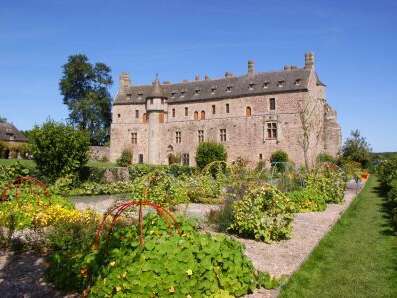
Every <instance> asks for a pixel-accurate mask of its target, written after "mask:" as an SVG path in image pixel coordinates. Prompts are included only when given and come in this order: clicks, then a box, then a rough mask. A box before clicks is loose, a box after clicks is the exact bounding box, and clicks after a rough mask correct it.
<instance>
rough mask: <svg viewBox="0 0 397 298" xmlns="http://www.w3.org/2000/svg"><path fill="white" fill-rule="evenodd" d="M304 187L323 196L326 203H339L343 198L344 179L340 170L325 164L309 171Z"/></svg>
mask: <svg viewBox="0 0 397 298" xmlns="http://www.w3.org/2000/svg"><path fill="white" fill-rule="evenodd" d="M305 180H306V181H305V182H306V188H307V189H308V190H309V191H312V192H314V193H316V194H318V195H319V196H321V197H322V198H323V200H324V201H325V202H326V203H341V202H342V201H343V198H344V194H345V188H346V181H345V176H344V174H343V172H342V171H341V170H339V169H338V168H337V167H336V166H335V165H332V164H326V165H324V166H322V167H319V168H317V169H314V170H312V171H310V172H309V173H308V174H307V176H306V179H305Z"/></svg>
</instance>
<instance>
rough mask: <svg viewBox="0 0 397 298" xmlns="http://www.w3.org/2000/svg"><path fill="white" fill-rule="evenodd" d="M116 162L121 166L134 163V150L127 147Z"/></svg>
mask: <svg viewBox="0 0 397 298" xmlns="http://www.w3.org/2000/svg"><path fill="white" fill-rule="evenodd" d="M116 163H117V165H118V166H119V167H128V166H129V165H130V164H131V163H132V151H131V150H127V149H126V150H123V152H122V153H121V156H120V157H119V158H118V159H117V161H116Z"/></svg>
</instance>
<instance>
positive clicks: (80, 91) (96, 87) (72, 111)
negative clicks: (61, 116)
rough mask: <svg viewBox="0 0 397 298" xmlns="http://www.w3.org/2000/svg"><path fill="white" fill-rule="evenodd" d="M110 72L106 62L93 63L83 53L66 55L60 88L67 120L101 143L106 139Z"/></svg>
mask: <svg viewBox="0 0 397 298" xmlns="http://www.w3.org/2000/svg"><path fill="white" fill-rule="evenodd" d="M110 72H111V69H110V67H109V66H107V65H106V64H104V63H95V65H93V64H91V63H89V61H88V58H87V56H85V55H82V54H78V55H72V56H69V58H68V62H67V63H66V64H65V65H63V76H62V78H61V80H60V82H59V88H60V90H61V94H62V96H63V103H64V104H65V105H67V106H68V109H69V121H70V123H71V124H72V125H73V126H74V127H76V128H78V129H80V130H87V131H88V132H89V135H90V143H91V145H104V144H105V143H106V142H107V141H108V140H109V127H110V123H111V118H112V115H111V106H112V98H111V96H110V94H109V91H108V88H109V87H110V86H111V85H112V84H113V80H112V77H111V75H110Z"/></svg>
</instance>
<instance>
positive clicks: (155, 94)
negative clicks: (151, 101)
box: [146, 75, 167, 98]
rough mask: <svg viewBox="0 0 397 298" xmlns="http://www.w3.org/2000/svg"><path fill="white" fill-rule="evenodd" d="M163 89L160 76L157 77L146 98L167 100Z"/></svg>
mask: <svg viewBox="0 0 397 298" xmlns="http://www.w3.org/2000/svg"><path fill="white" fill-rule="evenodd" d="M166 97H167V96H165V94H164V92H163V88H161V85H160V81H159V78H158V75H156V80H154V82H153V87H152V90H151V91H150V93H149V94H148V96H147V97H146V98H166Z"/></svg>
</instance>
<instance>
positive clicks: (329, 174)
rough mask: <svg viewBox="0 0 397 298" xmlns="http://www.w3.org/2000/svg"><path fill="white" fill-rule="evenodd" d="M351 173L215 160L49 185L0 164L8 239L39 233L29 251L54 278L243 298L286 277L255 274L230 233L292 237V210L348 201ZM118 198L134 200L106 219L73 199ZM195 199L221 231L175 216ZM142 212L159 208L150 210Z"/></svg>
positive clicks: (114, 288) (105, 289) (121, 288)
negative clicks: (43, 256) (42, 255)
mask: <svg viewBox="0 0 397 298" xmlns="http://www.w3.org/2000/svg"><path fill="white" fill-rule="evenodd" d="M32 171H33V172H32ZM93 173H94V174H93ZM345 173H346V171H343V170H341V169H340V168H339V167H338V166H336V165H335V164H334V163H331V162H324V163H319V164H318V166H317V167H316V168H314V169H312V170H309V171H305V170H301V169H300V170H297V169H295V168H294V167H278V168H277V169H276V170H275V169H267V170H266V169H265V170H264V169H262V168H257V169H251V168H250V167H248V166H247V165H246V163H244V161H242V160H238V161H236V162H234V163H232V164H227V163H225V162H219V161H215V162H212V163H210V164H209V165H207V166H206V167H204V168H203V169H202V170H198V169H192V168H187V167H182V166H177V165H173V166H169V167H166V166H159V167H154V166H146V165H132V166H130V167H129V174H130V180H127V181H116V182H109V183H105V182H104V181H103V179H102V178H101V177H100V175H99V174H98V173H95V172H91V173H90V175H87V176H88V178H86V179H85V181H82V180H81V179H76V177H75V176H73V175H66V176H64V177H61V178H58V179H57V180H55V181H54V182H53V183H51V184H50V185H49V187H48V189H47V188H46V187H44V186H43V184H41V183H38V182H37V183H30V182H31V181H37V180H35V179H22V180H21V178H19V177H21V176H23V177H24V176H27V175H35V173H34V170H32V169H28V168H24V167H23V166H22V165H20V164H16V165H11V166H0V186H1V188H2V189H4V190H5V191H4V196H3V198H4V199H3V201H2V202H1V203H0V226H1V231H2V235H1V237H2V239H1V243H2V245H3V246H5V247H8V248H10V247H15V246H16V245H21V244H20V243H18V242H17V240H16V239H15V237H14V236H13V234H14V232H15V231H26V230H29V231H34V232H35V233H38V234H39V235H40V236H41V238H40V241H39V243H37V242H35V243H29V242H27V243H23V245H25V246H26V247H27V248H32V247H34V248H35V249H39V250H41V251H45V252H46V253H47V254H48V260H49V264H50V266H49V268H48V272H47V278H48V280H50V281H51V282H53V283H54V284H55V285H56V286H57V287H58V288H59V289H63V290H65V291H72V292H80V293H83V294H84V295H86V296H90V297H113V296H115V297H133V296H134V295H135V296H136V297H167V296H175V297H240V296H243V295H245V294H248V293H252V292H253V291H254V290H255V289H256V288H261V287H262V288H274V287H277V286H278V285H279V282H280V281H279V280H278V279H277V278H272V277H271V276H269V275H268V274H267V273H265V272H258V271H257V270H256V269H255V268H254V267H253V264H252V262H251V261H250V259H249V258H248V257H246V256H245V255H244V248H243V246H242V245H241V244H240V243H239V242H237V241H236V240H233V239H232V238H231V237H229V235H227V234H234V235H235V236H237V237H246V238H252V239H255V240H257V241H264V242H268V243H270V242H274V241H279V240H282V239H288V238H290V237H291V232H292V220H293V217H294V213H297V212H311V211H321V210H324V209H325V208H326V206H327V204H328V203H340V202H342V200H343V195H344V190H345V187H346V181H347V180H348V179H350V178H351V177H352V176H351V174H348V175H346V174H345ZM349 175H350V176H351V177H349ZM16 182H17V183H16ZM116 193H124V194H128V198H129V199H128V200H126V201H123V202H120V203H118V204H117V205H115V206H113V207H112V209H110V210H109V211H108V213H106V214H105V215H101V214H98V213H96V212H94V211H92V210H85V211H80V210H77V209H75V207H74V206H73V205H72V204H71V203H70V200H69V196H72V195H94V194H116ZM190 202H195V203H205V204H208V203H210V204H219V205H220V206H221V208H220V209H219V211H216V212H212V213H210V214H209V215H208V222H210V223H211V224H212V225H211V226H212V227H214V228H215V229H216V231H218V232H222V233H215V234H214V233H209V232H208V230H206V229H203V227H202V224H198V223H197V222H196V221H195V220H193V219H191V218H187V217H186V216H182V215H178V216H174V215H173V211H174V210H175V209H176V207H177V206H178V205H180V204H189V203H190ZM144 206H149V207H151V208H153V209H154V210H155V211H156V212H145V214H144V213H143V207H144ZM146 209H147V208H145V210H146ZM146 211H147V210H146Z"/></svg>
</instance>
